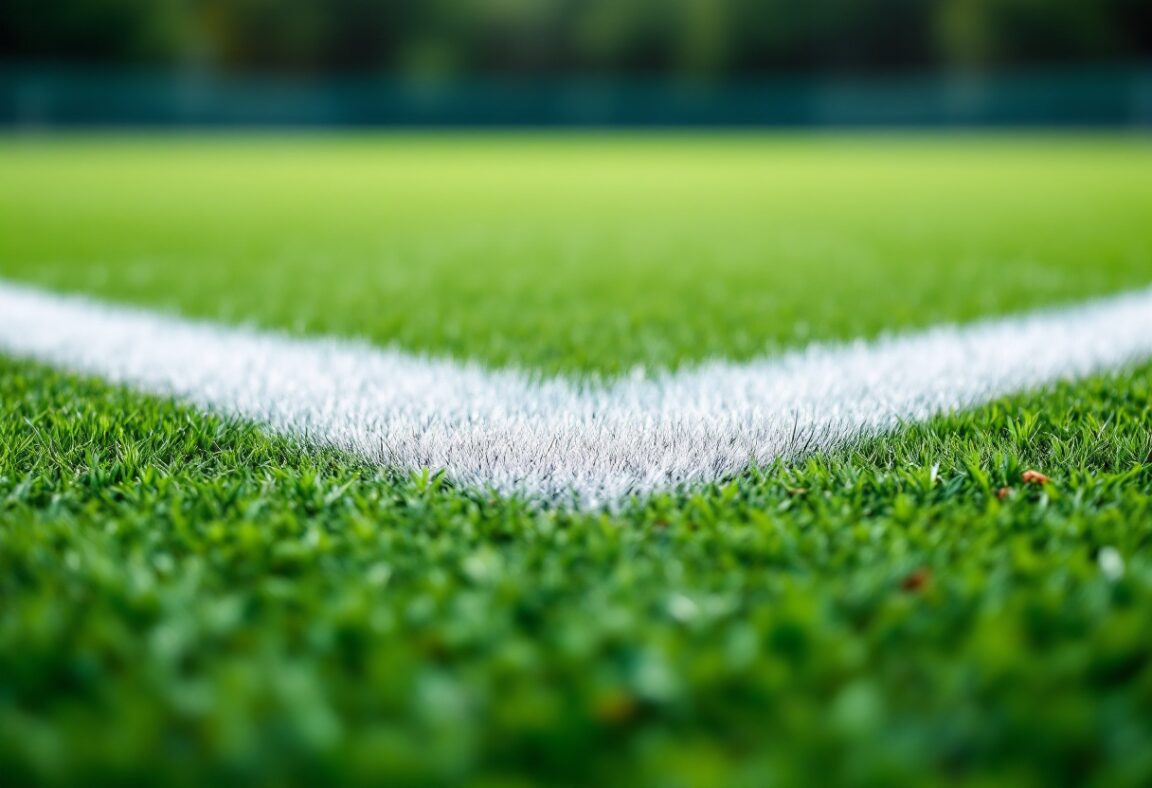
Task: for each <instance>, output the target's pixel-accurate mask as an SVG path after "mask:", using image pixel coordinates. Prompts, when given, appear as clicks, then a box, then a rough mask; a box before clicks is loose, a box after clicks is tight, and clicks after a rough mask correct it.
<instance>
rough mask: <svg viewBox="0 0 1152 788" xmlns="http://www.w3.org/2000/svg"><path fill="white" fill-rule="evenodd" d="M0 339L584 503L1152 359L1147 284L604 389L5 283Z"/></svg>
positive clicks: (189, 397)
mask: <svg viewBox="0 0 1152 788" xmlns="http://www.w3.org/2000/svg"><path fill="white" fill-rule="evenodd" d="M0 353H4V354H7V355H9V356H11V357H15V358H22V359H28V360H32V361H37V362H41V363H44V364H47V365H50V366H53V367H56V368H59V369H63V370H67V371H71V372H75V373H79V374H83V375H91V376H96V377H99V378H103V379H105V380H107V381H109V382H112V383H116V384H122V385H125V386H128V387H130V388H132V389H135V390H138V391H140V392H143V393H146V394H151V395H159V396H164V397H173V398H175V399H177V400H179V401H182V402H186V403H190V404H192V405H195V406H197V407H199V408H202V409H207V410H209V411H212V412H217V413H223V414H225V415H228V416H233V417H239V418H241V419H245V420H250V421H254V422H257V423H259V424H261V425H263V426H266V427H269V428H271V429H272V430H274V431H276V432H278V433H282V434H285V435H289V436H294V437H298V438H306V439H307V440H309V441H313V442H315V443H317V444H320V445H325V446H331V447H336V448H339V449H342V450H346V451H349V452H353V453H355V454H357V455H360V456H362V457H365V458H368V459H370V460H372V461H375V462H379V463H383V464H386V465H388V466H394V467H397V468H401V469H420V468H429V469H433V470H436V471H441V470H442V471H444V472H445V473H446V474H447V476H448V477H449V478H450V479H451V480H453V481H454V482H455V483H457V484H460V485H465V486H471V487H476V488H483V489H488V490H492V491H495V492H499V493H502V494H515V495H523V496H527V497H529V498H532V499H537V500H540V501H547V502H553V503H564V504H571V505H574V506H578V507H580V508H592V507H599V506H604V505H609V506H611V505H613V504H616V503H619V502H621V501H623V500H625V499H627V498H628V497H630V496H633V495H643V494H647V493H652V492H656V491H662V490H670V489H674V488H679V487H681V486H683V485H692V484H699V483H707V482H713V481H717V480H722V479H724V478H728V477H732V476H734V475H736V474H739V473H740V472H741V471H743V470H744V469H746V468H747V467H748V466H749V465H751V464H766V463H770V462H772V461H774V460H776V459H778V458H791V457H795V456H799V455H802V454H805V453H809V452H814V451H821V450H826V449H828V448H832V447H834V446H837V445H840V444H842V443H844V442H845V441H847V440H850V439H854V438H857V437H862V436H867V435H875V434H879V433H882V432H885V431H888V430H892V429H895V428H897V427H898V426H900V425H902V424H906V423H910V422H917V421H923V420H925V419H928V418H931V417H933V416H936V415H940V414H944V413H948V412H952V411H956V410H961V409H965V408H971V407H973V406H976V405H979V404H981V403H984V402H987V401H989V400H991V399H995V398H997V397H999V396H1003V395H1005V394H1011V393H1015V392H1019V391H1025V390H1028V389H1035V388H1038V387H1042V386H1045V385H1049V384H1052V383H1055V382H1058V381H1063V380H1074V379H1077V378H1082V377H1085V376H1088V375H1092V374H1097V373H1101V372H1106V371H1111V370H1116V369H1120V368H1123V367H1125V366H1127V365H1131V364H1133V363H1136V362H1139V361H1142V360H1145V359H1148V358H1152V290H1141V291H1136V292H1129V293H1124V294H1120V295H1116V296H1111V297H1107V298H1102V299H1097V300H1093V301H1089V302H1086V303H1083V304H1079V305H1075V306H1070V307H1061V308H1054V309H1047V310H1042V311H1038V312H1034V313H1030V314H1025V315H1020V316H1013V317H1007V318H999V319H992V320H984V321H981V322H977V323H972V324H969V325H964V326H952V325H947V326H940V327H936V328H931V329H929V330H926V331H921V332H916V333H906V334H900V335H894V336H889V337H884V338H881V339H878V340H875V341H871V342H863V341H856V342H850V343H842V344H820V345H813V346H811V347H809V348H807V349H804V350H800V351H795V352H791V353H787V354H784V355H781V356H777V357H774V358H765V359H762V360H754V361H749V362H744V363H737V362H728V361H709V362H706V363H702V364H699V365H697V366H694V367H691V368H687V369H682V370H677V371H669V372H664V373H658V374H655V375H653V376H648V377H628V378H622V379H618V380H615V381H610V382H605V383H596V384H593V383H582V382H580V381H578V380H575V379H572V378H563V377H558V378H542V377H540V376H533V375H530V374H527V373H524V372H519V371H513V370H499V369H498V370H492V369H487V368H485V367H483V366H482V365H480V364H477V363H473V362H458V361H454V360H451V359H437V358H429V357H426V356H421V355H417V354H411V353H406V352H403V351H400V350H396V349H384V348H379V347H374V346H372V345H370V344H367V343H364V342H358V341H350V340H341V339H325V338H316V339H309V338H304V339H301V338H293V337H290V336H287V335H284V334H280V333H275V332H268V331H257V330H254V329H248V328H237V327H227V326H220V325H215V324H211V323H206V322H197V321H192V320H186V319H181V318H177V317H173V316H169V315H162V314H156V313H152V312H148V311H145V310H143V309H136V308H130V307H124V306H117V305H111V304H105V303H101V302H98V301H95V300H92V299H89V298H85V297H79V296H65V295H59V294H53V293H49V292H44V291H40V290H37V289H33V288H30V287H25V286H21V285H16V284H11V283H4V282H0Z"/></svg>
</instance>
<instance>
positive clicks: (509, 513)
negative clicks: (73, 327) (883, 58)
mask: <svg viewBox="0 0 1152 788" xmlns="http://www.w3.org/2000/svg"><path fill="white" fill-rule="evenodd" d="M0 160H3V162H4V167H5V170H6V173H8V177H7V178H6V184H5V187H4V189H0V213H2V215H3V216H4V217H5V218H4V220H3V221H4V224H5V226H6V228H7V232H5V233H0V272H2V273H3V276H5V277H8V278H13V279H20V280H23V281H33V282H37V283H40V284H43V285H47V286H52V287H56V288H59V289H72V290H80V291H84V292H92V293H96V294H99V295H103V296H106V297H113V298H117V299H122V300H130V301H138V302H143V303H148V304H151V305H159V306H163V307H168V308H172V309H178V310H181V311H184V312H187V313H190V314H196V315H207V316H212V317H217V318H223V319H228V320H254V321H258V322H260V323H262V324H267V325H273V326H279V327H287V328H291V329H296V330H300V331H304V332H314V331H319V330H323V331H332V332H338V333H344V334H359V335H366V336H368V337H370V338H372V339H373V340H375V341H381V342H387V341H397V342H400V343H402V344H403V345H404V346H406V347H412V348H416V349H420V350H427V351H431V352H436V353H451V354H456V355H462V356H470V357H475V358H479V359H482V360H484V361H488V362H491V363H514V364H518V365H524V366H529V367H531V368H539V369H545V370H549V371H555V370H563V371H566V372H570V373H572V374H577V373H579V372H587V371H597V372H603V373H611V372H613V371H615V370H618V369H621V368H624V367H627V366H631V365H633V364H636V363H643V364H645V365H650V366H667V365H673V364H676V363H681V362H684V361H689V360H692V359H696V358H700V357H703V356H707V355H714V354H723V355H727V356H733V357H742V356H748V355H754V354H757V353H761V352H766V348H770V347H772V346H774V345H777V344H795V343H797V342H800V341H803V340H804V339H805V338H806V337H809V336H816V337H836V338H842V337H848V336H852V335H854V334H855V333H864V334H868V333H875V332H877V331H880V330H884V329H887V328H898V327H901V326H910V325H922V324H929V323H932V322H935V321H938V320H941V319H950V318H966V317H971V316H974V315H979V314H986V313H992V312H1001V311H1010V310H1016V309H1020V308H1023V307H1026V306H1030V305H1036V304H1043V303H1049V302H1052V301H1057V300H1064V299H1070V298H1074V297H1078V296H1082V295H1084V294H1089V293H1095V292H1107V291H1109V290H1112V289H1116V288H1119V287H1123V286H1133V285H1141V284H1146V283H1147V282H1148V280H1149V279H1152V263H1150V261H1149V258H1148V254H1149V251H1148V250H1149V249H1150V248H1152V246H1150V245H1149V240H1152V239H1150V237H1149V236H1150V235H1152V230H1150V229H1149V228H1148V227H1147V226H1146V223H1144V222H1143V221H1142V217H1143V216H1144V215H1146V213H1147V212H1148V208H1149V207H1152V205H1150V204H1152V179H1149V178H1147V177H1142V174H1144V173H1146V172H1147V171H1148V170H1149V169H1150V168H1152V157H1150V156H1149V154H1148V153H1147V152H1146V149H1145V148H1143V147H1141V146H1140V145H1139V144H1137V143H1136V142H1134V141H1132V140H1108V139H1091V140H1067V139H1038V140H1030V139H1022V138H1012V139H992V140H979V139H967V140H960V141H951V142H949V141H946V140H940V139H937V140H928V141H920V140H915V139H907V140H893V139H877V140H864V141H860V140H822V141H818V142H811V143H804V142H800V141H787V140H760V139H755V138H739V137H737V138H721V139H703V138H689V139H683V140H675V139H671V140H670V139H657V140H644V139H638V138H624V139H621V140H613V139H587V140H580V139H575V140H574V139H562V140H558V139H553V138H536V137H524V138H519V137H517V138H511V139H505V138H494V139H487V140H479V141H477V140H467V141H461V140H451V139H440V140H434V141H432V142H425V141H419V140H406V139H385V140H373V139H361V140H341V141H332V140H329V141H320V140H311V139H305V140H295V141H284V140H280V141H276V142H273V143H269V142H268V141H265V140H256V139H250V140H241V141H236V140H217V141H214V142H209V143H194V142H192V141H181V142H178V143H174V142H173V141H167V142H157V141H149V140H134V141H124V140H101V141H96V142H93V141H90V140H68V141H56V142H48V143H46V142H33V143H27V144H26V143H23V142H16V141H8V142H6V143H5V144H4V146H3V147H2V148H0ZM566 206H567V207H566ZM485 285H487V286H488V287H487V288H486V287H485ZM801 324H803V325H801ZM0 403H2V408H3V411H2V412H3V418H2V419H0V773H3V774H5V775H6V776H7V779H6V782H7V781H10V782H11V783H12V784H32V783H39V782H63V783H85V784H91V783H94V782H140V783H153V784H154V783H167V782H171V783H176V784H180V783H187V784H203V783H207V782H227V781H251V780H258V781H262V782H274V783H307V784H318V783H330V782H345V783H347V782H381V781H387V782H394V783H404V782H440V783H444V782H449V783H452V782H486V783H512V784H516V783H522V784H529V783H536V782H542V781H549V782H559V783H569V784H574V783H622V782H633V783H637V782H639V783H642V784H669V785H700V784H717V783H723V784H742V783H743V784H749V785H762V784H765V783H766V781H769V780H773V779H774V780H776V781H780V782H796V781H807V782H813V781H821V782H836V783H871V784H899V783H907V784H923V783H925V782H930V783H932V782H935V783H950V782H955V783H961V784H1002V783H1004V782H1015V783H1020V784H1037V785H1040V784H1044V785H1050V784H1054V783H1056V784H1060V783H1086V782H1087V783H1094V784H1100V785H1141V784H1147V782H1148V781H1149V780H1150V779H1152V645H1150V644H1152V553H1150V551H1149V547H1150V544H1152V437H1150V431H1149V424H1150V423H1152V367H1149V366H1144V367H1140V368H1138V369H1135V370H1130V371H1128V372H1124V373H1121V374H1117V375H1115V376H1108V377H1102V378H1098V379H1095V380H1092V381H1087V382H1083V383H1078V384H1065V385H1061V386H1058V387H1055V388H1053V389H1052V390H1049V391H1045V392H1037V393H1033V394H1027V395H1021V396H1018V397H1013V398H1009V399H1006V400H1002V401H998V402H996V403H992V404H990V405H988V406H986V407H984V408H981V409H979V410H977V411H976V412H973V413H967V414H960V415H955V416H949V417H946V418H941V419H937V420H935V421H933V422H932V423H930V424H926V425H920V426H910V427H908V428H907V429H905V430H902V431H901V432H900V433H898V434H896V435H893V436H886V437H882V438H876V439H871V440H868V441H864V442H861V443H858V444H856V445H854V446H851V447H848V448H846V449H844V450H841V451H839V452H836V453H834V454H830V455H825V456H818V457H812V458H810V459H808V460H805V461H801V462H797V463H793V464H789V465H778V466H774V467H765V468H759V469H750V470H749V472H748V473H747V474H745V475H744V476H742V477H741V478H738V479H734V480H731V481H726V482H724V483H720V484H716V485H712V486H709V487H705V488H701V489H693V490H688V491H684V492H681V493H674V494H664V495H658V496H655V497H651V498H647V499H643V500H634V501H631V502H629V503H628V504H627V505H626V506H625V507H624V508H623V509H622V510H621V511H619V512H615V513H611V514H608V513H596V512H593V513H583V514H580V513H572V512H566V511H557V510H550V509H547V508H545V509H540V508H538V507H533V506H530V505H527V504H525V503H523V502H521V501H517V500H515V499H504V498H497V497H493V496H490V495H488V494H486V493H485V492H484V491H482V490H464V489H456V488H454V487H453V486H452V485H451V484H450V483H449V482H448V481H446V480H445V479H443V478H442V477H439V476H436V475H435V474H430V473H427V472H421V471H406V470H401V469H386V468H379V467H374V466H370V465H365V464H364V463H362V462H358V461H356V460H354V459H351V458H349V457H346V456H342V455H340V454H337V453H334V452H323V451H321V452H317V451H314V450H311V449H306V448H304V447H302V446H300V445H297V444H294V443H293V442H291V441H288V440H286V439H282V438H276V437H272V436H268V435H266V434H263V433H262V432H261V431H260V430H258V429H257V428H255V427H252V426H249V425H244V424H238V423H233V422H228V421H225V420H222V419H220V418H217V417H214V416H211V415H206V414H201V413H197V412H193V411H190V410H188V409H186V408H183V407H181V406H178V405H176V404H172V403H168V402H164V401H160V400H156V399H151V398H146V397H142V396H139V395H136V394H133V393H131V392H127V391H124V390H121V389H118V388H115V387H110V386H108V385H106V384H103V383H100V382H98V381H92V380H85V379H77V378H75V377H73V376H70V375H68V374H66V373H62V372H55V371H50V370H47V369H45V368H43V367H39V366H36V365H32V364H27V363H24V362H17V361H12V360H0ZM1026 470H1037V471H1040V472H1042V473H1044V474H1046V475H1047V476H1049V477H1050V480H1049V481H1048V483H1046V484H1027V483H1025V482H1023V480H1022V474H1023V473H1024V471H1026Z"/></svg>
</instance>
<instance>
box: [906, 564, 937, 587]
mask: <svg viewBox="0 0 1152 788" xmlns="http://www.w3.org/2000/svg"><path fill="white" fill-rule="evenodd" d="M931 581H932V570H930V569H927V568H926V567H920V568H919V569H917V570H915V571H913V572H912V573H910V574H909V575H908V576H907V577H906V578H904V579H903V580H902V581H901V582H900V588H902V589H904V590H905V591H919V590H920V589H922V588H924V586H926V585H928V583H929V582H931Z"/></svg>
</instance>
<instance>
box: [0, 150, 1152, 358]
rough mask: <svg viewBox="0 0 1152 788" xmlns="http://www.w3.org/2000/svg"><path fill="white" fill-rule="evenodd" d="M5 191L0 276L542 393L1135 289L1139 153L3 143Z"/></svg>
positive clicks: (1145, 157)
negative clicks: (537, 373)
mask: <svg viewBox="0 0 1152 788" xmlns="http://www.w3.org/2000/svg"><path fill="white" fill-rule="evenodd" d="M0 171H2V172H3V173H4V183H3V187H2V188H0V217H3V218H2V219H0V222H2V227H0V229H2V230H3V231H2V232H0V275H2V276H7V277H13V278H20V279H27V280H29V281H34V282H39V283H41V284H44V285H46V286H50V287H52V288H56V289H62V290H79V291H83V292H93V293H97V294H100V295H103V296H107V297H109V298H113V299H117V300H132V301H138V302H142V303H146V304H159V305H163V306H166V307H169V308H173V309H178V310H181V311H184V312H186V313H189V314H194V315H202V316H207V317H212V318H221V319H225V320H246V321H247V320H254V321H257V322H259V323H261V324H264V325H269V326H276V327H283V328H289V329H296V330H300V331H303V332H308V333H316V332H325V333H338V334H354V335H363V336H367V337H369V338H371V339H373V340H375V341H379V342H389V341H396V342H398V343H400V344H401V345H402V346H403V347H406V348H412V349H422V350H428V351H431V352H436V353H447V354H451V355H453V356H456V357H477V358H480V359H483V360H485V361H489V362H494V363H501V364H504V363H513V364H518V365H523V366H528V367H531V368H533V369H548V370H568V369H579V370H600V371H608V372H612V371H617V370H620V369H622V368H628V367H630V366H632V365H635V364H643V365H646V366H649V367H664V366H671V365H674V364H677V363H679V362H682V361H684V360H690V359H698V358H701V357H707V356H722V357H728V358H746V357H749V356H754V355H759V354H761V353H764V352H765V351H766V350H768V349H771V348H773V347H778V346H779V345H781V344H786V345H795V344H798V343H803V342H806V341H808V340H809V339H812V338H830V337H831V338H844V337H855V336H860V335H871V334H875V333H877V332H879V331H882V330H887V329H892V328H898V327H902V326H917V325H924V324H927V323H931V322H936V321H940V320H947V319H953V320H960V319H969V318H972V317H974V316H978V315H983V314H989V313H1002V312H1011V311H1016V310H1020V309H1023V308H1027V307H1030V306H1035V305H1040V304H1046V303H1051V302H1053V301H1060V300H1068V299H1079V298H1083V297H1085V296H1087V295H1091V294H1096V293H1103V292H1109V291H1112V290H1116V289H1119V288H1122V287H1130V286H1136V285H1146V284H1148V282H1149V280H1150V279H1152V225H1150V224H1149V222H1148V220H1147V217H1148V216H1150V215H1152V146H1150V145H1148V143H1147V141H1146V140H1144V139H1141V138H1132V139H1126V138H1122V137H1112V138H1110V137H1101V138H1084V139H1076V138H1072V139H1069V138H1062V137H1052V138H1042V137H1041V138H1035V137H1025V138H1017V137H1003V138H991V139H987V138H972V139H961V140H944V139H930V138H929V139H917V138H900V137H896V138H890V139H888V138H875V139H870V140H869V139H864V140H853V139H842V138H829V139H826V140H815V141H813V140H808V141H804V140H789V139H776V138H761V137H741V136H732V137H723V138H715V137H699V138H697V137H670V138H659V137H658V138H648V137H623V138H617V137H595V136H590V137H550V136H528V135H521V136H506V137H493V138H483V137H482V138H479V139H471V138H460V137H433V138H431V139H418V138H404V137H399V138H385V139H380V138H350V139H348V138H338V139H327V138H316V139H312V138H304V139H299V140H283V139H281V140H275V141H269V140H266V139H263V138H253V139H244V138H240V139H228V138H223V139H217V140H213V141H210V142H196V141H192V140H187V141H183V142H173V141H171V140H165V141H157V140H147V139H143V140H122V139H112V140H95V141H94V140H90V139H79V140H74V141H59V140H53V141H51V142H46V143H45V142H36V141H27V142H22V141H19V140H9V141H7V142H5V143H4V144H2V145H0Z"/></svg>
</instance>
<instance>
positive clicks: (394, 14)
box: [0, 0, 1152, 79]
mask: <svg viewBox="0 0 1152 788" xmlns="http://www.w3.org/2000/svg"><path fill="white" fill-rule="evenodd" d="M1150 8H1152V7H1150V6H1149V4H1148V3H1147V2H1145V1H1144V0H1092V2H1084V0H939V1H938V2H934V1H933V0H813V1H812V2H793V0H583V1H582V2H575V1H574V0H293V1H292V2H277V1H276V0H68V1H67V2H59V3H45V2H42V1H41V0H7V2H6V3H5V8H4V11H3V16H4V19H3V25H0V52H3V56H4V57H5V58H7V59H15V60H45V59H47V60H79V61H83V62H93V61H95V62H104V63H114V64H175V65H183V66H191V67H202V68H214V69H219V70H224V71H250V70H273V71H287V72H295V73H318V72H334V71H337V72H338V71H372V72H377V71H388V72H391V73H398V74H404V75H412V76H441V77H444V76H454V75H461V74H466V75H488V74H556V73H569V74H570V73H578V74H602V73H611V74H633V75H652V74H661V75H679V76H683V77H689V78H697V79H707V78H713V77H728V78H731V77H737V76H750V75H755V74H761V73H764V72H769V71H781V70H783V71H795V72H810V71H826V70H840V71H844V70H850V71H866V70H875V69H892V68H918V69H924V68H933V67H960V68H967V69H973V68H981V67H995V66H1011V65H1020V64H1036V63H1045V64H1048V63H1052V62H1064V61H1086V60H1092V61H1124V60H1132V59H1136V58H1147V57H1148V56H1149V55H1150V54H1152V10H1150Z"/></svg>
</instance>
